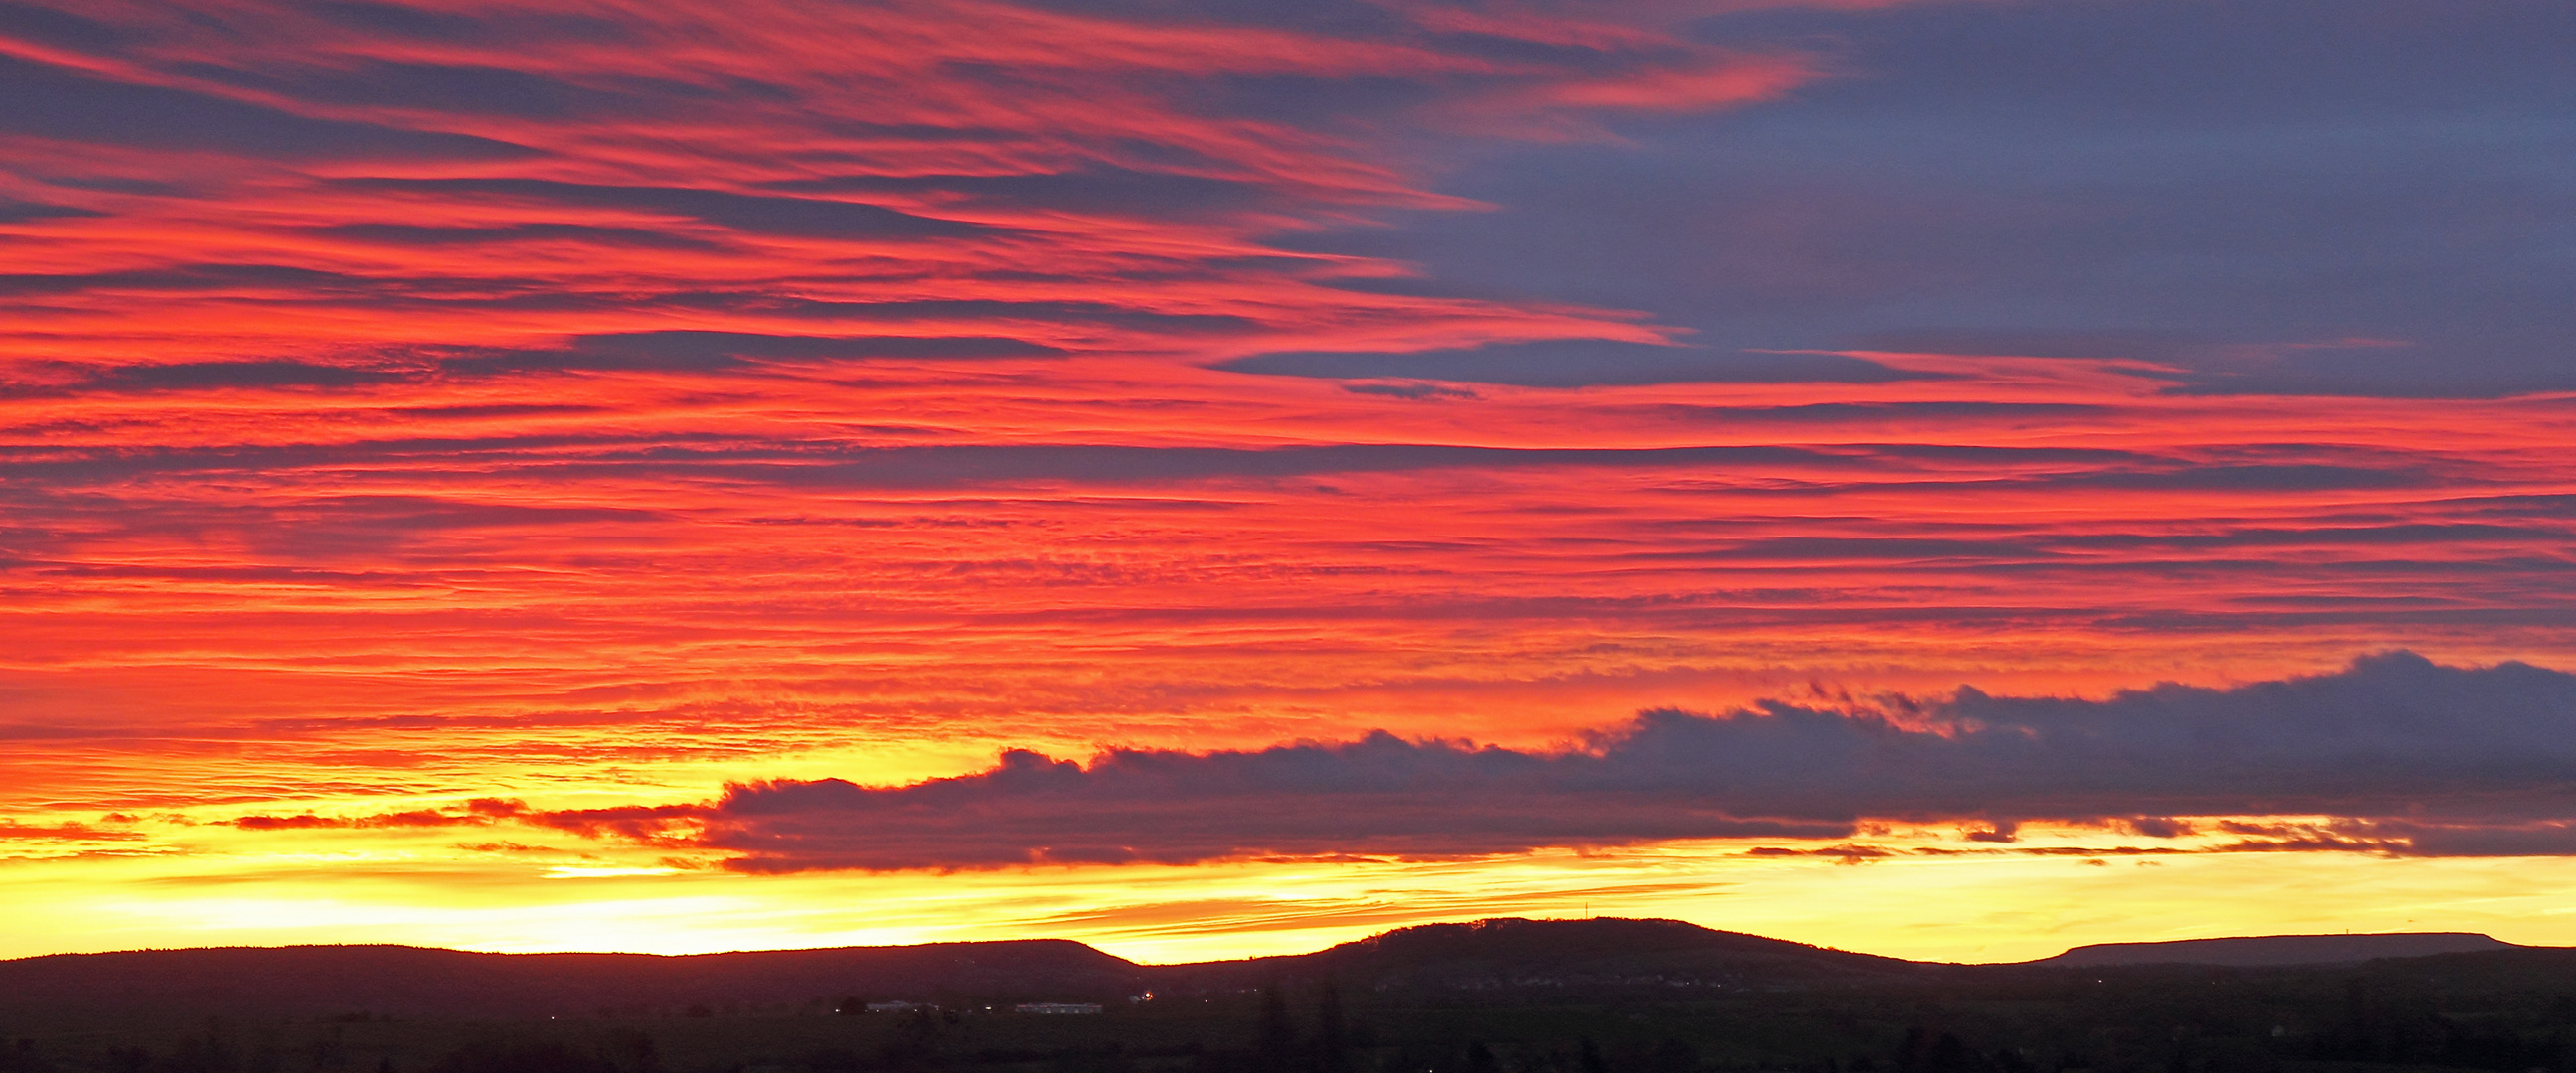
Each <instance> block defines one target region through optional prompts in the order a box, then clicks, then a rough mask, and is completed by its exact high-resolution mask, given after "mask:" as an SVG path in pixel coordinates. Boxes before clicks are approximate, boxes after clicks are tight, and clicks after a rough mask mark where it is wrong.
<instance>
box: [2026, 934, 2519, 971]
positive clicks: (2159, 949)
mask: <svg viewBox="0 0 2576 1073" xmlns="http://www.w3.org/2000/svg"><path fill="white" fill-rule="evenodd" d="M2517 949H2522V948H2521V947H2517V946H2515V945H2514V944H2512V943H2508V942H2503V941H2501V940H2497V939H2492V938H2489V937H2487V936H2484V935H2479V934H2477V933H2474V932H2465V931H2416V932H2387V933H2380V934H2371V935H2261V936H2248V937H2244V938H2233V939H2181V940H2176V941H2173V942H2163V943H2097V944H2094V945H2092V946H2079V947H2076V948H2074V949H2072V950H2069V951H2067V952H2065V953H2063V954H2059V955H2057V956H2056V957H2052V958H2042V959H2040V960H2038V961H2033V962H2029V963H2028V964H2031V965H2058V966H2067V967H2086V966H2094V965H2159V964H2186V965H2235V966H2241V967H2255V966H2264V965H2349V964H2356V963H2359V962H2364V961H2373V960H2377V959H2379V958H2411V957H2425V956H2428V955H2432V954H2465V953H2477V952H2481V951H2489V950H2517Z"/></svg>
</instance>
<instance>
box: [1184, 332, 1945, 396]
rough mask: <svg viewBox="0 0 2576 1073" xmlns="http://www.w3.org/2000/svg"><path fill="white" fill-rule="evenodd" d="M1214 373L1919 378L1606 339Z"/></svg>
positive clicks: (1318, 360) (1678, 379)
mask: <svg viewBox="0 0 2576 1073" xmlns="http://www.w3.org/2000/svg"><path fill="white" fill-rule="evenodd" d="M1213 368H1218V369H1225V370H1228V371H1230V372H1238V373H1267V374H1270V375H1274V376H1316V377H1332V378H1337V379H1376V378H1381V377H1384V378H1395V379H1404V380H1446V381H1453V382H1460V383H1474V384H1513V385H1517V386H1521V387H1586V386H1594V385H1614V384H1787V383H1808V382H1824V383H1838V384H1870V383H1880V382H1883V381H1888V380H1911V379H1922V377H1920V376H1918V375H1916V374H1912V373H1905V372H1900V371H1898V370H1895V369H1890V368H1888V367H1886V366H1884V365H1880V364H1878V363H1877V362H1873V361H1864V360H1861V359H1859V358H1850V357H1843V356H1840V355H1835V354H1738V353H1727V352H1722V351H1716V350H1710V349H1707V348H1705V347H1685V346H1652V345H1648V344H1644V343H1623V342H1616V341H1612V340H1606V339H1565V340H1553V341H1549V342H1537V343H1500V344H1495V345H1492V346H1482V347H1456V348H1450V349H1443V350H1415V351H1294V352H1282V353H1274V354H1255V355H1252V356H1249V357H1242V358H1235V359H1232V360H1229V361H1222V362H1218V363H1216V365H1214V366H1213Z"/></svg>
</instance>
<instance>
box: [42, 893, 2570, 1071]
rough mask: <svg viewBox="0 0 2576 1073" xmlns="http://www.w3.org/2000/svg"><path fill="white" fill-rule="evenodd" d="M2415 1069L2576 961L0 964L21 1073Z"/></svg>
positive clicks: (2477, 1048)
mask: <svg viewBox="0 0 2576 1073" xmlns="http://www.w3.org/2000/svg"><path fill="white" fill-rule="evenodd" d="M2428 951H2442V952H2433V953H2428ZM1149 994H1150V996H1151V997H1150V998H1149V997H1147V996H1148V995H1149ZM1023 1003H1027V1004H1030V1005H1029V1006H1027V1007H1026V1010H1025V1012H1022V1011H1021V1010H1020V1007H1021V1004H1023ZM1094 1004H1096V1007H1097V1012H1093V1008H1094ZM871 1007H874V1009H873V1010H871ZM2408 1068H2413V1069H2434V1068H2440V1069H2476V1070H2493V1071H2497V1073H2530V1071H2532V1070H2540V1071H2542V1073H2576V950H2568V949H2559V948H2535V947H2515V946H2511V945H2509V944H2503V943H2498V942H2495V941H2494V940H2492V939H2488V938H2486V937H2484V936H2463V935H2389V936H2360V935H2357V936H2287V937H2268V938H2253V939H2235V940H2209V941H2192V942H2182V943H2168V944H2115V945H2111V946H2103V947H2087V948H2079V949H2077V950H2074V951H2070V952H2069V953H2067V954H2065V955H2061V956H2059V957H2056V958H2049V959H2044V960H2041V961H2036V962H2028V963H2023V964H2017V965H1949V964H1937V963H1923V962H1911V961H1904V960H1900V959H1896V958H1885V957H1875V956H1871V955H1866V954H1854V953H1847V952H1844V951H1838V950H1830V949H1825V948H1821V947H1814V946H1807V945H1804V944H1799V943H1791V942H1783V941H1780V940H1775V939H1765V938H1761V937H1759V936H1752V935H1743V934H1738V933H1732V932H1722V931H1712V930H1710V929H1706V928H1701V927H1697V926H1695V925H1690V924H1684V923H1679V922H1675V921H1661V920H1583V921H1529V920H1490V921H1483V922H1479V923H1475V924H1442V925H1429V926H1424V927H1414V928H1404V929H1400V930H1397V931H1393V932H1388V933H1386V934H1384V935H1380V936H1376V937H1374V938H1370V939H1365V940H1361V941H1359V942H1354V943H1347V944H1344V945H1341V946H1337V947H1333V948H1332V949H1329V950H1324V951H1319V952H1317V953H1313V954H1304V955H1298V956H1293V957H1273V958H1258V959H1251V960H1246V961H1231V962H1210V963H1205V964H1196V965H1138V964H1135V963H1133V962H1129V961H1126V960H1123V959H1120V958H1116V957H1112V956H1110V955H1108V954H1105V953H1102V952H1100V951H1097V950H1094V949H1092V948H1090V947H1087V946H1083V945H1081V944H1079V943H1071V942H1060V941H1059V942H1007V943H949V944H937V945H930V946H915V947H887V948H847V949H837V950H797V951H767V952H748V953H733V954H711V955H700V956H694V957H655V956H648V955H624V954H516V955H505V954H471V953H462V952H458V951H450V950H425V949H419V948H412V947H394V946H343V947H288V948H276V949H212V950H164V951H138V952H130V953H120V954H92V955H63V956H55V957H41V958H26V959H20V960H16V961H8V962H0V1073H1732V1071H1747V1070H1755V1069H1769V1070H1794V1071H1798V1073H2077V1071H2095V1073H2400V1071H2401V1070H2403V1069H2408Z"/></svg>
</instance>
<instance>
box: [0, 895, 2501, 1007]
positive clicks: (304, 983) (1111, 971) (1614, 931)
mask: <svg viewBox="0 0 2576 1073" xmlns="http://www.w3.org/2000/svg"><path fill="white" fill-rule="evenodd" d="M2544 949H2549V948H2530V947H2517V946H2514V945H2512V944H2508V943H2503V942H2499V941H2497V940H2495V939H2492V938H2489V937H2487V936H2484V935H2473V934H2468V933H2457V932H2448V933H2415V934H2403V935H2307V936H2268V937H2249V938H2238V939H2202V940H2185V941H2181V942H2170V943H2108V944H2100V945H2095V946H2085V947H2077V948H2075V949H2073V950H2069V951H2067V952H2066V953H2064V954H2060V955H2058V956H2056V957H2053V958H2047V959H2043V960H2041V961H2035V962H2024V963H2021V964H2019V965H1994V966H1978V965H1951V964H1943V963H1933V962H1915V961H1906V960H1903V959H1900V958H1890V957H1879V956H1876V955H1871V954H1857V953H1850V952H1847V951H1841V950H1832V949H1827V948H1824V947H1817V946H1810V945H1807V944H1804V943H1795V942H1789V941H1786V940H1780V939H1769V938H1764V937H1762V936H1758V935H1747V934H1743V933H1740V932H1727V931H1717V930H1714V929H1710V928H1703V927H1700V926H1698V925H1695V924H1689V923H1685V922H1682V921H1675V920H1631V919H1619V918H1595V919H1590V920H1524V919H1518V918H1502V919H1494V920H1485V921H1478V922H1475V923H1470V924H1430V925H1422V926H1417V927H1408V928H1399V929H1396V930H1394V931H1389V932H1386V933H1383V934H1380V935H1376V936H1372V937H1370V938H1367V939H1361V940H1358V941H1356V942H1350V943H1344V944H1341V945H1339V946H1335V947H1332V948H1330V949H1326V950H1321V951H1317V952H1315V953H1311V954H1298V955H1291V956H1284V957H1267V958H1254V959H1249V960H1243V961H1220V962H1203V963H1197V964H1182V965H1141V964H1138V963H1135V962H1132V961H1128V960H1126V959H1124V958H1120V957H1116V956H1114V955H1111V954H1108V953H1105V952H1102V951H1100V950H1097V949H1094V948H1092V947H1089V946H1086V945H1084V944H1081V943H1078V942H1072V941H1069V940H1060V939H1058V940H1022V941H1011V942H978V943H934V944H926V945H919V946H894V947H840V948H829V949H815V950H769V951H743V952H736V953H721V954H698V955H688V956H664V955H653V954H485V953H472V952H467V951H460V950H444V949H434V948H423V947H408V946H293V947H226V948H204V949H192V950H143V951H126V952H120V953H107V954H56V955H47V956H42V957H31V958H20V959H15V960H10V961H0V1013H10V1012H21V1013H39V1012H67V1011H91V1012H112V1011H120V1010H123V1011H132V1010H159V1011H177V1010H187V1011H194V1012H198V1013H205V1014H214V1013H224V1014H237V1015H252V1016H264V1015H276V1014H298V1015H323V1016H329V1015H335V1014H341V1013H369V1014H375V1015H392V1016H402V1017H411V1016H445V1017H467V1018H475V1017H493V1018H523V1017H528V1016H540V1017H542V1016H548V1015H556V1014H562V1015H582V1014H591V1013H599V1012H605V1011H617V1012H637V1013H660V1014H665V1015H668V1014H671V1013H675V1012H680V1011H683V1010H691V1009H695V1008H698V1007H708V1008H712V1009H715V1010H717V1011H720V1012H721V1011H727V1010H747V1009H754V1008H764V1009H777V1008H781V1007H799V1006H801V1007H806V1008H811V1007H813V1006H814V1004H816V1003H824V1004H835V1003H838V1002H840V1001H841V1000H843V999H846V998H861V999H891V998H907V999H928V1000H934V1001H965V1000H973V1001H983V1002H995V1001H1047V1000H1080V1001H1092V1002H1118V1001H1123V1000H1124V999H1125V998H1126V997H1127V996H1129V995H1134V994H1138V993H1141V992H1144V991H1148V990H1153V991H1157V992H1163V993H1173V994H1178V993H1186V992H1189V991H1193V990H1195V991H1202V992H1222V991H1241V990H1245V989H1248V988H1254V987H1259V986H1263V985H1266V984H1269V983H1271V982H1274V981H1281V980H1308V981H1319V980H1327V979H1329V980H1335V981H1339V982H1340V983H1341V984H1342V985H1343V986H1345V987H1358V988H1367V989H1372V990H1377V991H1385V990H1389V989H1413V990H1429V991H1456V990H1481V989H1489V988H1548V987H1572V988H1604V987H1607V988H1638V987H1652V988H1656V989H1658V990H1659V991H1669V989H1672V988H1698V989H1717V990H1729V989H1744V988H1758V989H1765V990H1778V989H1782V988H1790V989H1804V988H1815V987H1848V986H1861V985H1868V984H1875V983H1898V984H1902V983H1907V982H1909V981H1917V980H1920V981H1927V982H1928V981H1935V980H1941V979H1950V978H1955V976H1956V974H1960V973H1990V972H2014V971H2032V970H2039V971H2052V970H2056V969H2062V968H2075V967H2091V966H2115V965H2148V964H2156V963H2189V964H2211V965H2234V966H2274V965H2303V964H2331V963H2341V962H2359V961H2367V960H2371V959H2375V958H2385V957H2415V956H2423V955H2428V954H2448V953H2462V952H2470V953H2474V952H2481V951H2513V950H2523V951H2532V950H2544Z"/></svg>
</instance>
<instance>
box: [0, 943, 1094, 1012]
mask: <svg viewBox="0 0 2576 1073" xmlns="http://www.w3.org/2000/svg"><path fill="white" fill-rule="evenodd" d="M1139 979H1140V968H1139V966H1137V965H1136V964H1135V963H1134V962H1130V961H1127V960H1125V959H1123V958H1118V957H1113V956H1111V955H1109V954H1104V953H1102V952H1100V951H1098V950H1094V949H1092V948H1091V947H1088V946H1085V945H1083V944H1081V943H1076V942H1069V941H1065V940H1059V939H1046V940H1032V941H1024V942H992V943H936V944H930V945H925V946H893V947H843V948H839V949H826V950H764V951H746V952H740V953H727V954H698V955H691V956H684V957H665V956H658V955H652V954H478V953H468V952H465V951H461V950H438V949H425V948H421V947H410V946H289V947H218V948H206V949H195V950H137V951H127V952H122V953H113V954H57V955H52V956H48V957H33V958H22V959H18V960H14V961H4V962H0V1011H5V1012H23V1013H43V1012H69V1011H107V1010H146V1011H148V1010H184V1011H190V1012H192V1013H195V1014H199V1015H203V1014H236V1015H246V1014H286V1013H330V1012H372V1013H379V1014H394V1015H403V1016H421V1015H439V1016H451V1017H455V1016H462V1017H529V1016H536V1017H543V1016H547V1015H553V1014H588V1013H593V1012H597V1011H601V1010H623V1011H634V1012H669V1011H671V1010H674V1009H685V1008H687V1007H690V1006H695V1005H708V1006H721V1007H739V1006H741V1005H742V1004H745V1003H751V1004H781V1003H785V1004H798V1003H807V1002H810V1001H812V1000H815V999H826V1000H833V999H838V998H842V997H859V998H888V997H915V998H928V997H931V996H934V995H938V994H942V993H963V994H974V995H978V996H991V997H1030V998H1037V997H1046V998H1058V997H1065V996H1112V995H1125V994H1129V993H1131V992H1132V989H1133V988H1134V987H1135V985H1136V984H1137V982H1138V980H1139Z"/></svg>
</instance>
